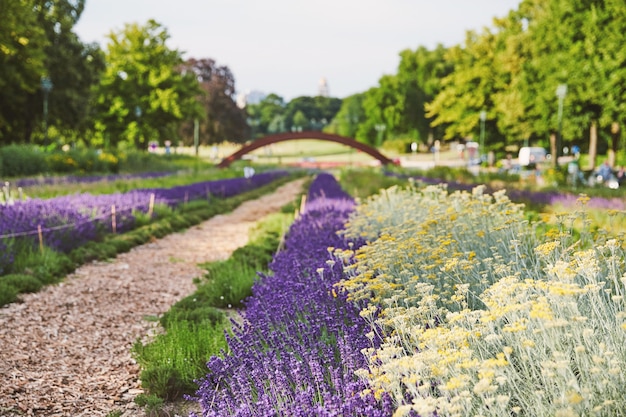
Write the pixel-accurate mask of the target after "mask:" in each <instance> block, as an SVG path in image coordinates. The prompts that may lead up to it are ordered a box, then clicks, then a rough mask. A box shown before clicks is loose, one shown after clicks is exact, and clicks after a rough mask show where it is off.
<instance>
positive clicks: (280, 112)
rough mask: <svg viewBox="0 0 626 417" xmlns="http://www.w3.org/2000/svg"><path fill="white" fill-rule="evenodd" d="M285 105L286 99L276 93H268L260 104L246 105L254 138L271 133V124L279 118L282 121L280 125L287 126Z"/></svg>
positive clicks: (248, 120)
mask: <svg viewBox="0 0 626 417" xmlns="http://www.w3.org/2000/svg"><path fill="white" fill-rule="evenodd" d="M285 106H286V104H285V100H284V99H283V98H282V97H281V96H279V95H277V94H274V93H272V94H269V95H267V96H266V97H265V98H263V100H261V101H260V102H259V103H258V104H249V105H248V106H246V112H247V114H248V118H247V122H248V125H249V126H250V129H251V134H252V138H253V139H256V138H257V137H259V136H264V135H267V134H268V133H270V130H271V129H270V126H272V123H273V122H275V121H276V120H277V119H279V120H280V121H281V123H280V125H278V126H280V127H282V128H285V127H286V126H285V123H286V122H285Z"/></svg>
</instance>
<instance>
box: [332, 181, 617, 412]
mask: <svg viewBox="0 0 626 417" xmlns="http://www.w3.org/2000/svg"><path fill="white" fill-rule="evenodd" d="M567 222H571V219H569V218H563V219H561V224H560V226H559V227H558V228H557V230H558V233H554V232H550V233H549V234H548V235H545V236H544V237H540V236H539V235H538V234H537V233H536V230H535V227H536V225H531V224H529V223H528V222H527V221H525V220H524V217H523V213H522V211H521V208H520V207H519V206H518V205H515V204H513V203H511V202H510V201H509V200H508V199H507V198H506V196H505V195H504V193H496V194H494V195H493V196H489V195H486V194H484V193H483V189H481V188H477V189H475V190H474V191H473V192H472V193H468V192H455V193H451V194H448V193H447V191H446V189H445V187H428V188H426V189H424V190H422V191H418V190H415V189H411V190H398V189H390V190H387V191H385V192H384V193H382V194H381V195H379V196H377V197H372V198H370V199H369V200H367V201H365V202H364V203H362V204H361V205H360V206H359V207H358V209H357V211H356V213H355V215H354V216H353V217H352V218H351V219H350V222H349V224H348V225H347V226H346V229H345V231H344V233H345V235H346V236H349V237H351V238H355V237H360V238H364V239H366V241H367V242H368V243H367V244H366V245H365V246H363V247H361V248H360V249H359V250H357V251H346V252H335V253H336V255H337V256H338V258H339V259H344V260H346V262H345V265H346V267H345V272H346V274H347V276H348V278H347V279H346V280H344V281H343V282H341V283H340V284H338V285H339V286H341V287H342V288H344V289H346V290H347V291H348V293H349V297H350V298H352V299H354V300H361V299H369V300H370V301H371V303H370V304H369V305H368V307H367V309H366V310H364V311H363V312H362V317H364V318H365V319H366V320H369V321H370V322H371V324H372V332H370V333H369V336H368V337H371V338H372V339H373V338H375V337H378V338H380V341H381V344H380V348H378V349H374V348H369V349H366V350H365V351H364V352H363V353H364V354H365V355H366V357H368V358H369V368H368V369H367V370H363V371H362V372H360V373H359V376H360V377H362V378H365V379H366V380H367V381H368V382H369V384H370V388H371V392H374V393H377V395H378V396H380V395H381V393H382V392H387V393H389V394H390V395H391V396H392V398H394V400H395V402H396V404H397V412H396V415H398V416H401V415H409V414H410V413H411V412H417V413H419V414H420V415H422V416H428V415H433V414H436V415H445V416H459V417H460V416H513V415H520V416H522V415H523V416H557V415H558V416H566V415H579V416H582V415H598V416H619V415H626V396H624V395H623V387H624V385H625V383H626V304H625V300H624V293H625V292H626V266H625V257H626V251H625V248H624V243H623V242H622V241H620V240H617V239H608V238H607V237H606V235H601V236H600V238H599V239H598V240H595V241H590V242H591V244H590V243H589V242H586V241H583V240H580V239H579V240H575V239H574V238H573V237H572V233H571V227H569V226H568V225H567ZM582 235H583V234H581V235H580V236H582ZM349 258H351V259H353V260H354V263H348V262H347V260H348V259H349Z"/></svg>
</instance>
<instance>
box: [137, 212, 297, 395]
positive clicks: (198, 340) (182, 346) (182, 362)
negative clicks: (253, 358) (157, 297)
mask: <svg viewBox="0 0 626 417" xmlns="http://www.w3.org/2000/svg"><path fill="white" fill-rule="evenodd" d="M292 206H293V205H292V204H290V205H287V206H286V208H285V209H284V210H282V211H281V212H280V213H275V214H271V215H269V216H266V217H265V218H264V219H262V220H261V221H260V222H258V223H257V225H256V226H255V227H254V228H253V229H252V230H251V231H250V234H249V242H248V244H246V245H245V246H243V247H241V248H239V249H237V250H235V251H234V252H233V253H232V254H231V256H230V257H229V258H228V259H227V260H224V261H218V262H211V263H207V264H204V265H203V267H204V268H205V270H206V274H205V275H204V276H203V277H202V278H199V279H197V280H196V284H197V290H196V291H195V292H194V293H193V294H191V295H189V296H187V297H185V298H183V299H182V300H180V301H178V302H177V303H176V304H174V305H173V306H172V307H171V308H170V310H169V311H167V312H166V313H165V314H164V315H163V316H162V317H161V318H160V323H161V325H162V327H163V333H161V334H159V335H158V336H157V337H156V338H155V339H154V340H152V341H150V342H148V343H146V344H143V343H141V342H137V343H136V344H135V346H134V347H133V354H134V356H135V357H136V358H137V362H138V363H139V365H140V367H141V382H142V387H143V388H144V389H145V390H146V394H147V396H148V398H149V397H151V396H152V397H156V398H160V399H163V400H166V401H175V400H177V399H179V398H180V397H181V395H182V394H193V393H194V392H195V390H196V389H197V385H196V384H195V383H194V382H193V381H194V380H196V379H199V378H202V377H203V376H204V375H205V374H206V362H207V361H208V360H209V358H210V357H211V356H216V355H220V354H221V353H222V351H223V350H225V349H226V348H227V345H226V339H225V332H227V331H228V330H229V328H230V324H229V321H228V320H226V317H227V316H226V314H225V312H224V309H232V308H238V307H242V301H243V300H244V299H245V298H246V297H248V296H250V295H251V288H252V285H253V283H254V281H255V280H256V279H257V273H258V272H259V271H267V267H268V263H269V262H270V261H271V260H272V257H273V254H274V253H275V252H276V250H277V248H278V247H279V245H280V242H281V240H282V236H283V234H284V233H286V232H287V230H288V228H289V226H290V224H291V223H292V222H293V218H294V214H293V210H292Z"/></svg>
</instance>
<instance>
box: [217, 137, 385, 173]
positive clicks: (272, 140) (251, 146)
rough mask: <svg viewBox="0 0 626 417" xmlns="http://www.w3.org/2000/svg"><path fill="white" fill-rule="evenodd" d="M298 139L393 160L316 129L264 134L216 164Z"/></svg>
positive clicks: (370, 148) (367, 146) (224, 165)
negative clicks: (330, 143)
mask: <svg viewBox="0 0 626 417" xmlns="http://www.w3.org/2000/svg"><path fill="white" fill-rule="evenodd" d="M300 139H319V140H327V141H329V142H337V143H341V144H343V145H347V146H351V147H353V148H355V149H358V150H360V151H363V152H365V153H366V154H368V155H371V156H372V157H373V158H375V159H377V160H379V161H380V163H381V164H383V165H388V164H393V161H392V160H391V159H389V158H387V157H386V156H385V155H383V154H382V153H380V152H378V151H377V150H376V149H375V148H373V147H371V146H369V145H365V144H364V143H361V142H357V141H356V140H354V139H351V138H346V137H344V136H339V135H333V134H330V133H324V132H317V131H309V132H287V133H278V134H275V135H269V136H265V137H263V138H260V139H257V140H255V141H254V142H252V143H249V144H248V145H244V146H243V147H242V148H241V149H239V150H238V151H237V152H235V153H233V154H232V155H230V156H227V157H226V158H224V159H223V160H222V161H221V162H220V163H219V164H218V165H217V166H218V167H220V168H226V167H227V166H229V165H230V164H231V163H233V162H234V161H236V160H237V159H240V158H241V157H242V156H244V155H245V154H247V153H249V152H252V151H253V150H255V149H258V148H261V147H263V146H266V145H270V144H272V143H277V142H284V141H287V140H300Z"/></svg>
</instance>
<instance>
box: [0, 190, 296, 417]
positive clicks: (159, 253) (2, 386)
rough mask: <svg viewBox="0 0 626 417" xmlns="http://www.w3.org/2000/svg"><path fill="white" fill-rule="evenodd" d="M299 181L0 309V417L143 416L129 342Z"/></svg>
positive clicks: (243, 241) (291, 192)
mask: <svg viewBox="0 0 626 417" xmlns="http://www.w3.org/2000/svg"><path fill="white" fill-rule="evenodd" d="M303 183H304V180H303V179H302V180H297V181H294V182H291V183H289V184H286V185H284V186H282V187H281V188H280V189H278V190H277V191H276V192H274V193H272V194H270V195H266V196H264V197H261V198H259V199H257V200H254V201H248V202H245V203H243V204H242V205H241V206H239V208H237V209H236V210H235V211H233V212H232V213H230V214H226V215H219V216H216V217H214V218H212V219H210V220H208V221H206V222H203V223H201V224H199V225H197V226H194V227H192V228H190V229H189V230H187V231H185V232H183V233H177V234H173V235H169V236H167V237H165V238H163V239H160V240H158V241H155V242H153V243H150V244H146V245H143V246H140V247H136V248H134V249H133V250H131V251H130V252H128V253H125V254H121V255H119V256H118V257H117V258H115V259H113V260H110V261H108V262H94V263H91V264H87V265H84V266H82V267H80V268H79V269H77V270H76V271H75V273H74V274H72V275H70V276H68V277H67V278H66V279H65V280H64V282H63V283H61V284H59V285H55V286H49V287H47V288H45V289H44V290H43V291H41V292H39V293H36V294H27V295H25V296H23V303H16V304H11V305H9V306H6V307H5V308H0V416H6V417H12V416H24V415H34V416H72V417H78V416H90V417H95V416H106V415H107V414H108V413H109V412H111V411H112V410H121V411H123V415H124V416H140V415H143V412H142V410H140V409H139V408H138V407H137V406H136V405H135V404H134V403H133V399H134V397H135V396H136V395H137V394H138V393H140V392H142V391H141V389H140V384H139V380H138V374H139V368H138V366H137V365H136V363H135V361H134V360H133V359H132V357H131V355H130V349H131V347H132V345H133V343H134V342H135V341H136V340H137V339H138V338H141V337H144V336H145V335H147V334H148V333H149V332H150V330H151V329H153V327H154V326H155V324H154V322H150V321H147V320H146V319H145V318H146V317H148V316H158V315H160V314H162V313H163V312H165V311H167V310H168V309H169V307H170V306H171V305H172V304H174V303H175V302H176V301H178V300H179V299H181V298H183V297H185V296H186V295H188V294H190V293H192V292H193V291H194V290H195V285H194V284H193V282H192V279H193V278H194V277H198V276H201V275H202V273H203V271H202V269H200V268H199V267H198V266H197V265H198V263H202V262H208V261H214V260H220V259H226V258H228V256H229V255H230V254H231V253H232V252H233V251H234V250H235V249H237V248H238V247H241V246H243V245H245V244H246V243H247V240H248V231H249V229H250V227H251V226H252V225H254V224H255V223H256V222H257V221H258V220H259V219H261V218H262V217H264V216H265V215H267V214H270V213H273V212H276V211H278V210H279V209H280V207H281V206H283V205H284V204H287V203H288V202H290V201H293V200H294V198H296V196H297V195H298V193H299V192H301V191H302V186H303Z"/></svg>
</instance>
